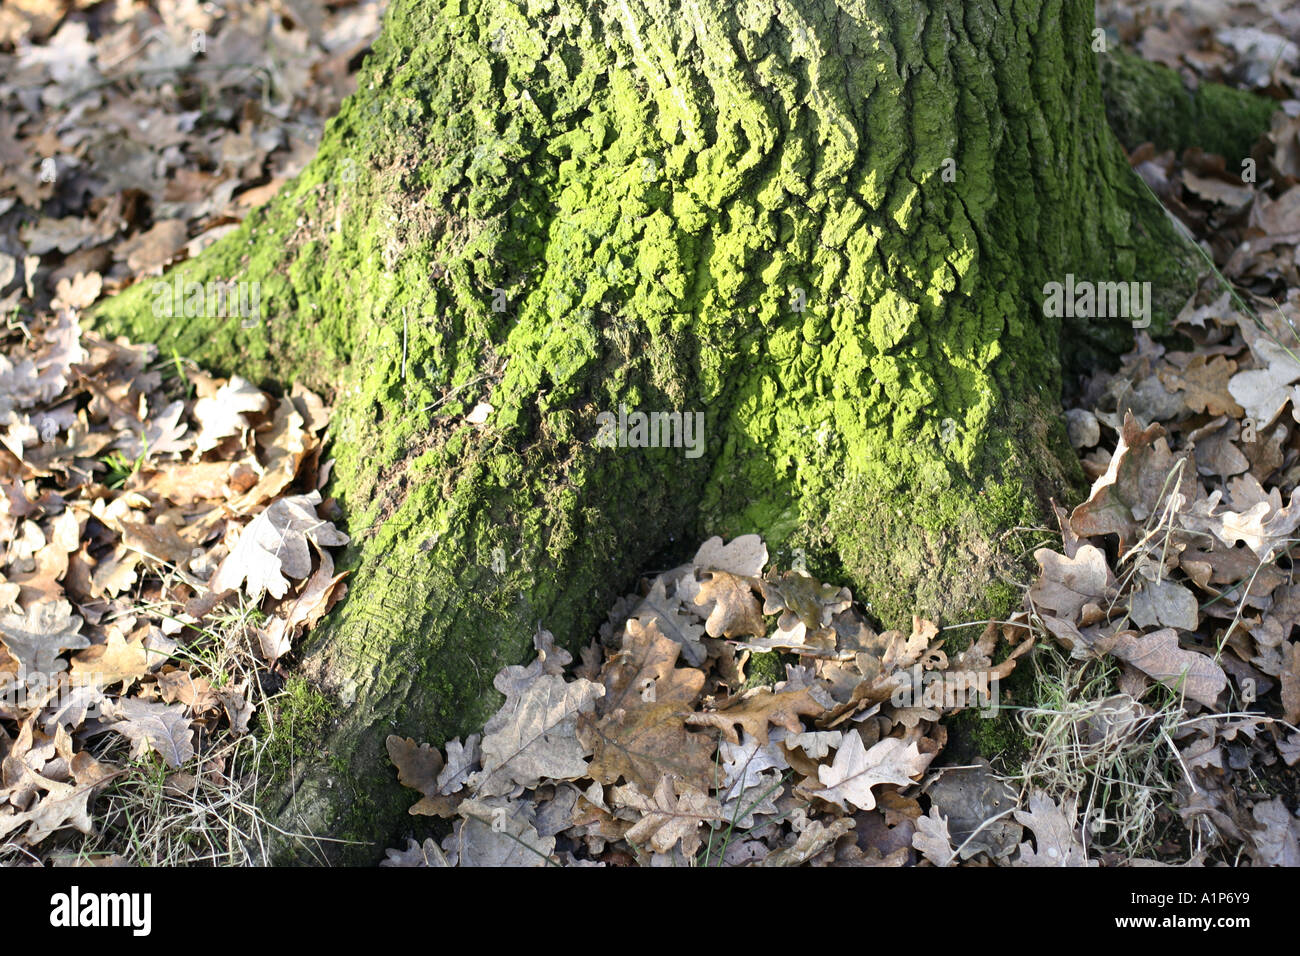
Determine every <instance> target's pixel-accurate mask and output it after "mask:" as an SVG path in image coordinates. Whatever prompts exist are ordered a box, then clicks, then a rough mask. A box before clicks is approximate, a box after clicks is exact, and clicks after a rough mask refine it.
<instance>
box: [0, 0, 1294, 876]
mask: <svg viewBox="0 0 1300 956" xmlns="http://www.w3.org/2000/svg"><path fill="white" fill-rule="evenodd" d="M381 8H382V5H381V4H379V3H367V2H342V3H330V4H324V5H322V4H321V3H320V2H318V0H284V2H282V3H279V4H268V5H260V4H259V5H247V6H242V7H240V8H239V12H229V13H223V12H222V11H221V9H220V8H219V7H216V6H213V5H207V4H199V3H197V2H185V0H181V2H169V0H154V2H152V3H148V4H145V3H130V2H127V0H120V2H101V3H90V2H81V0H77V2H69V0H20V2H17V3H14V4H6V5H5V7H4V8H3V9H0V76H3V79H2V80H0V103H3V110H2V111H0V313H2V314H3V315H4V317H5V320H6V325H5V328H4V329H3V331H2V332H0V488H3V490H4V494H3V495H0V760H3V765H2V770H0V863H8V864H15V865H22V864H24V863H28V864H33V865H39V864H49V863H74V864H85V863H95V864H121V863H126V864H219V865H241V864H250V863H256V862H260V861H261V860H262V858H263V854H262V847H263V845H264V843H265V840H266V838H267V836H268V827H269V824H268V823H267V821H266V820H264V819H263V818H262V816H261V814H260V812H259V810H258V794H259V790H260V789H261V788H263V787H265V786H268V785H269V784H270V782H271V781H272V780H273V779H274V776H275V774H276V773H278V772H283V768H284V766H285V765H286V763H289V762H291V761H293V760H294V759H295V758H296V756H297V755H298V753H299V750H298V748H299V747H300V741H301V740H302V739H303V738H309V737H310V736H311V735H312V734H313V733H314V732H315V731H316V730H317V729H319V726H320V724H321V722H322V721H323V720H324V719H325V715H324V714H323V713H322V712H321V711H320V710H319V708H318V704H317V699H316V697H315V696H314V695H313V694H312V693H311V692H310V690H309V688H307V687H306V685H305V683H304V682H303V681H302V680H301V679H300V678H297V677H295V675H294V670H293V662H294V653H293V648H294V646H295V641H296V639H297V638H298V637H300V635H301V633H302V632H303V631H304V630H305V629H309V628H311V627H313V626H315V625H316V624H318V623H319V621H320V620H321V619H322V618H323V617H324V616H325V615H326V614H328V613H329V610H330V608H331V607H333V606H334V605H335V604H336V603H337V602H338V601H339V600H341V599H342V598H343V596H344V594H345V593H346V587H347V582H346V574H337V573H335V569H334V563H333V557H332V554H331V550H330V549H331V548H333V547H337V546H338V545H341V544H344V543H346V541H347V538H346V535H345V534H344V533H343V531H341V530H339V529H340V528H346V526H347V521H346V515H343V514H341V513H340V512H339V510H338V508H337V505H336V504H335V503H334V502H333V501H332V500H330V499H329V498H328V497H323V495H324V494H327V493H328V479H329V471H330V463H329V460H328V458H327V455H328V449H329V445H328V423H329V415H328V407H327V403H328V401H329V400H330V398H331V396H328V395H325V396H318V395H315V394H313V393H311V392H310V391H307V390H306V389H303V388H301V387H300V386H299V387H294V386H293V385H292V383H280V385H281V386H282V387H272V386H271V383H250V382H247V381H244V380H243V379H242V378H240V377H239V376H238V375H232V376H231V377H229V378H219V377H214V376H213V375H210V374H208V373H207V372H205V371H204V370H202V369H200V368H197V367H196V366H195V365H194V364H193V363H191V362H189V361H187V359H186V357H185V356H183V355H178V354H175V353H174V352H173V351H171V350H169V349H168V345H167V343H166V342H159V343H128V342H122V341H119V342H109V341H105V340H103V339H101V338H99V337H97V336H95V335H94V334H93V333H91V332H88V331H84V330H83V329H82V328H81V327H80V326H79V325H78V323H77V315H78V313H79V312H80V311H81V310H84V309H86V308H88V307H89V306H91V305H92V304H93V303H94V302H96V301H97V300H99V299H100V298H102V297H104V296H107V295H111V294H112V293H114V292H116V291H118V290H120V289H122V288H125V287H126V286H127V285H129V284H132V283H135V282H155V283H157V282H158V277H159V276H160V275H161V274H162V272H163V270H164V269H166V268H167V267H168V266H169V265H172V264H174V263H176V262H179V261H182V260H183V259H185V258H188V257H190V256H193V255H195V254H197V253H198V252H199V251H200V250H201V249H202V248H204V247H205V246H206V245H208V244H210V243H211V242H212V241H214V240H215V239H216V238H218V237H219V236H221V235H223V234H224V233H225V232H227V231H229V230H230V229H232V228H234V227H235V225H237V224H238V222H239V221H240V220H241V219H242V218H243V216H244V215H245V214H246V213H247V212H248V210H249V209H251V208H253V207H254V206H256V205H257V204H259V203H260V202H262V201H264V200H265V199H266V198H267V197H269V196H270V195H271V194H272V193H274V192H275V190H276V189H277V188H278V187H279V186H280V185H281V184H282V183H284V182H285V181H287V180H288V179H290V178H292V177H293V176H294V175H295V174H296V173H297V172H298V171H299V170H300V169H301V168H302V167H303V166H304V165H305V163H306V162H307V161H308V160H309V159H310V157H311V155H312V153H313V150H314V147H315V144H316V142H317V141H318V140H319V137H320V133H321V130H322V128H323V124H324V121H325V120H326V119H327V118H328V117H329V116H330V115H331V114H332V113H333V112H334V110H335V109H336V108H337V106H338V104H339V102H340V100H341V99H342V97H343V96H345V95H346V94H347V92H348V90H349V89H350V85H351V83H352V82H353V75H354V71H355V68H356V67H357V66H358V65H359V61H360V58H361V55H362V54H363V53H364V51H365V49H366V48H367V46H368V44H369V43H370V41H371V39H372V38H373V36H374V34H375V32H376V31H377V29H378V25H379V14H380V12H381ZM255 11H256V12H255ZM1100 23H1101V24H1102V25H1104V26H1106V27H1107V29H1108V31H1109V33H1108V40H1109V42H1114V43H1121V42H1122V43H1123V44H1124V45H1126V46H1128V47H1129V48H1131V49H1136V50H1137V51H1138V52H1140V53H1141V54H1142V55H1143V56H1145V57H1147V58H1148V59H1151V60H1153V61H1157V62H1160V63H1162V64H1164V65H1166V66H1169V67H1171V68H1174V69H1176V70H1178V71H1179V72H1180V73H1182V74H1183V76H1184V81H1185V83H1187V84H1188V85H1193V84H1196V83H1200V82H1210V81H1214V82H1223V83H1228V84H1231V85H1234V86H1237V87H1241V88H1246V89H1252V90H1255V91H1256V92H1258V93H1260V94H1261V95H1264V96H1268V97H1270V98H1272V99H1274V100H1275V101H1277V102H1278V106H1279V112H1278V113H1276V114H1275V116H1274V123H1273V128H1272V130H1271V131H1270V132H1269V134H1268V135H1267V136H1266V137H1262V138H1261V140H1260V142H1259V143H1258V144H1257V145H1256V147H1255V150H1254V152H1253V154H1252V157H1251V162H1250V163H1249V164H1246V163H1243V164H1241V165H1238V164H1237V163H1236V162H1233V163H1229V162H1227V161H1226V160H1225V159H1224V158H1223V157H1219V156H1214V155H1210V154H1207V153H1205V152H1203V151H1201V150H1198V149H1195V148H1193V149H1188V150H1186V151H1184V152H1183V153H1182V154H1181V155H1175V154H1174V153H1173V152H1160V151H1158V150H1156V149H1155V148H1153V147H1151V146H1149V145H1148V146H1144V147H1139V148H1137V149H1135V150H1134V152H1133V154H1132V155H1131V161H1132V163H1133V165H1134V167H1135V168H1136V169H1137V171H1138V172H1139V174H1140V175H1141V176H1142V177H1143V179H1144V180H1145V181H1146V182H1147V184H1148V185H1149V186H1150V188H1151V190H1152V191H1153V193H1155V194H1156V195H1157V196H1158V197H1159V198H1160V199H1161V201H1162V202H1163V203H1164V204H1165V206H1166V208H1168V209H1169V210H1170V212H1171V214H1172V215H1174V216H1175V217H1176V218H1177V219H1178V220H1179V221H1180V222H1181V223H1183V225H1184V226H1185V227H1186V228H1187V230H1188V231H1189V232H1190V234H1191V235H1192V236H1193V237H1194V238H1195V239H1196V240H1197V241H1198V243H1199V244H1200V245H1201V247H1202V248H1203V250H1204V252H1205V255H1206V271H1207V273H1209V274H1211V275H1210V278H1208V279H1207V281H1206V282H1205V283H1204V284H1203V288H1202V289H1201V290H1200V291H1199V292H1198V293H1197V295H1196V296H1195V297H1194V298H1193V299H1192V300H1191V301H1189V302H1188V303H1187V306H1186V307H1185V308H1184V310H1183V312H1182V314H1181V315H1180V316H1179V317H1178V320H1177V322H1176V328H1175V332H1176V335H1175V336H1173V337H1171V338H1169V339H1168V340H1163V341H1161V342H1156V341H1153V340H1152V339H1151V338H1150V337H1149V336H1148V335H1147V334H1146V333H1145V332H1142V331H1139V332H1137V334H1136V344H1135V348H1134V350H1133V351H1132V352H1130V353H1129V354H1128V355H1127V356H1125V357H1124V359H1123V362H1122V365H1121V366H1120V367H1119V368H1117V369H1114V370H1109V371H1104V372H1098V373H1097V374H1095V375H1092V376H1090V377H1088V378H1087V379H1083V380H1079V381H1076V382H1071V383H1069V386H1068V389H1067V405H1066V408H1065V411H1064V414H1065V417H1066V421H1067V423H1068V427H1069V433H1070V438H1071V441H1072V443H1073V444H1074V446H1075V447H1076V448H1077V449H1078V451H1079V454H1080V459H1081V461H1082V464H1083V467H1084V470H1085V472H1086V473H1087V474H1088V476H1089V477H1090V478H1091V479H1092V480H1093V482H1094V485H1093V488H1092V492H1091V494H1090V496H1089V498H1088V499H1087V501H1085V502H1082V503H1080V504H1078V505H1077V506H1076V507H1074V508H1073V509H1069V510H1068V511H1067V510H1066V509H1061V510H1060V512H1059V514H1058V520H1057V526H1056V527H1053V528H1045V529H1022V531H1023V533H1024V535H1025V540H1027V541H1029V540H1032V541H1034V542H1035V543H1036V547H1035V549H1034V551H1033V557H1034V558H1035V559H1036V560H1037V563H1038V565H1039V568H1040V573H1039V575H1038V577H1037V579H1036V580H1027V581H1025V582H1023V590H1024V594H1025V601H1024V607H1023V609H1022V610H1020V611H1019V612H1017V613H1016V614H1014V615H1012V616H1011V617H1010V618H1009V619H1008V620H1006V621H999V622H944V624H945V625H946V626H945V627H942V628H940V627H938V626H937V625H936V624H934V623H931V622H928V621H924V620H920V619H917V620H915V621H914V623H913V625H912V627H911V628H910V630H908V631H907V632H903V631H884V632H883V633H882V632H878V631H877V630H876V629H875V627H874V622H873V621H872V620H871V618H870V617H869V615H868V614H867V613H866V611H865V610H864V609H863V608H861V607H860V606H858V605H857V604H855V603H854V601H853V595H852V594H851V592H850V591H849V590H848V589H846V588H840V587H836V586H831V585H825V584H822V583H821V582H817V581H814V580H813V579H811V578H810V577H809V576H808V575H807V574H806V573H804V572H803V571H802V569H800V568H773V567H770V566H769V561H768V553H767V549H766V547H765V546H764V544H763V542H762V541H761V540H759V539H758V538H756V537H753V536H750V537H746V538H740V539H736V540H735V541H731V542H722V541H720V540H718V539H713V540H711V541H708V542H701V547H700V549H699V552H698V553H697V554H696V556H695V559H694V560H693V561H692V562H689V563H688V564H686V565H683V566H682V567H680V568H675V569H672V570H670V571H666V572H663V573H662V574H659V575H656V576H654V577H652V578H648V579H646V580H644V581H643V582H642V585H641V587H640V588H639V589H638V591H637V592H636V593H635V594H631V595H628V596H626V597H625V598H623V599H622V600H621V601H620V602H619V603H618V604H617V605H616V606H615V607H614V608H611V609H609V620H608V623H607V624H606V626H605V627H603V628H602V629H601V633H600V634H599V635H590V638H591V643H590V645H589V646H588V647H587V648H586V649H584V650H583V651H582V653H581V655H580V659H579V660H578V661H576V662H575V661H574V659H573V657H572V655H571V654H570V653H569V652H568V651H566V650H564V649H563V648H560V647H556V645H555V639H554V638H553V637H552V636H551V635H550V634H549V633H548V632H546V631H544V630H540V631H539V632H538V634H537V636H536V638H535V646H536V648H537V652H538V656H537V659H536V660H535V661H534V662H532V663H531V664H529V665H527V666H517V667H510V668H506V669H504V670H503V671H502V672H501V674H500V675H499V676H498V678H497V687H498V688H499V689H500V690H501V691H502V693H503V694H504V695H505V704H504V705H503V707H502V709H501V711H500V712H499V713H498V714H497V715H496V716H495V717H494V718H493V719H492V720H491V721H489V722H488V724H487V725H486V726H485V728H484V729H483V733H482V734H476V735H473V736H472V737H470V738H469V739H467V740H465V741H460V740H457V741H452V742H449V743H448V744H447V745H446V747H445V750H443V751H439V750H436V749H434V748H431V747H429V746H428V745H424V744H421V743H419V742H418V741H415V740H412V739H403V738H399V737H392V738H389V740H388V749H389V754H390V756H391V758H392V761H393V763H394V765H395V772H396V773H397V774H398V775H399V778H400V779H401V780H402V782H403V783H405V784H407V785H409V786H410V787H411V788H412V790H413V793H412V802H413V807H412V814H413V818H412V823H411V832H412V834H413V835H415V836H417V837H422V838H423V840H422V841H419V840H411V841H410V842H409V843H408V845H407V847H406V848H405V849H392V850H389V851H388V860H387V861H386V862H387V863H388V864H390V865H482V864H492V863H497V864H503V863H504V864H520V865H548V864H559V865H564V864H568V865H600V864H605V865H637V864H644V865H759V864H762V865H798V864H802V863H812V864H814V865H886V866H905V865H918V864H919V865H936V866H943V865H957V864H964V865H1095V864H1102V865H1138V864H1180V863H1190V864H1192V865H1213V864H1223V863H1228V864H1247V865H1300V819H1298V818H1297V809H1298V807H1297V794H1298V787H1297V778H1298V777H1300V766H1297V764H1298V762H1300V731H1297V727H1296V725H1297V724H1298V723H1300V638H1298V637H1297V636H1296V634H1295V631H1294V627H1295V625H1296V624H1297V622H1298V620H1297V619H1300V582H1296V581H1295V580H1294V576H1293V571H1292V569H1293V554H1295V553H1296V552H1295V548H1296V545H1297V543H1300V535H1298V534H1297V529H1300V332H1298V331H1297V321H1300V265H1298V263H1300V257H1298V255H1297V247H1300V76H1298V74H1300V49H1297V47H1296V45H1295V44H1294V43H1291V42H1290V41H1288V40H1286V39H1285V37H1287V36H1288V35H1296V33H1297V27H1298V26H1300V4H1296V3H1276V4H1263V3H1245V4H1235V5H1231V6H1229V5H1223V4H1220V3H1219V2H1217V0H1215V2H1205V3H1200V2H1197V3H1176V4H1174V3H1170V4H1152V3H1138V4H1108V5H1106V6H1105V8H1104V9H1103V10H1102V11H1100ZM1102 55H1104V54H1102ZM244 291H245V292H246V293H247V292H249V291H250V290H244ZM155 295H156V297H157V301H158V303H159V307H166V308H170V309H173V310H174V312H173V314H175V315H176V316H177V317H178V320H180V321H183V316H184V315H185V314H187V313H186V312H185V310H186V309H187V308H200V309H202V308H209V307H210V306H211V303H210V302H194V301H192V297H191V290H187V289H184V288H179V289H177V288H172V287H170V286H168V285H167V284H165V283H160V284H159V287H158V290H157V292H156V293H155ZM255 296H256V293H255V291H253V292H252V298H251V301H250V299H249V297H248V296H247V295H246V296H245V298H244V299H242V300H240V299H238V297H237V296H236V298H235V299H233V300H231V301H230V302H227V303H225V304H224V305H223V306H222V307H230V308H231V309H232V310H234V311H232V312H231V313H230V314H231V315H232V320H237V321H243V322H257V321H262V318H261V316H260V315H259V314H258V311H257V307H256V297H255ZM188 314H196V313H193V312H190V313H188ZM259 385H260V386H266V387H265V388H263V387H259ZM473 414H474V413H473V412H471V415H473ZM1044 541H1047V542H1048V543H1049V546H1042V542H1044ZM543 700H544V701H547V702H549V703H550V706H548V707H543V706H541V705H540V702H541V701H543ZM630 739H636V740H637V742H638V744H639V746H638V753H639V756H638V757H637V758H635V759H629V758H628V756H627V753H628V748H627V747H626V746H625V744H626V743H627V741H628V740H630ZM976 751H979V752H980V753H981V754H982V756H980V757H977V756H975V752H976ZM620 780H621V781H622V783H621V784H620V783H619V781H620Z"/></svg>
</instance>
